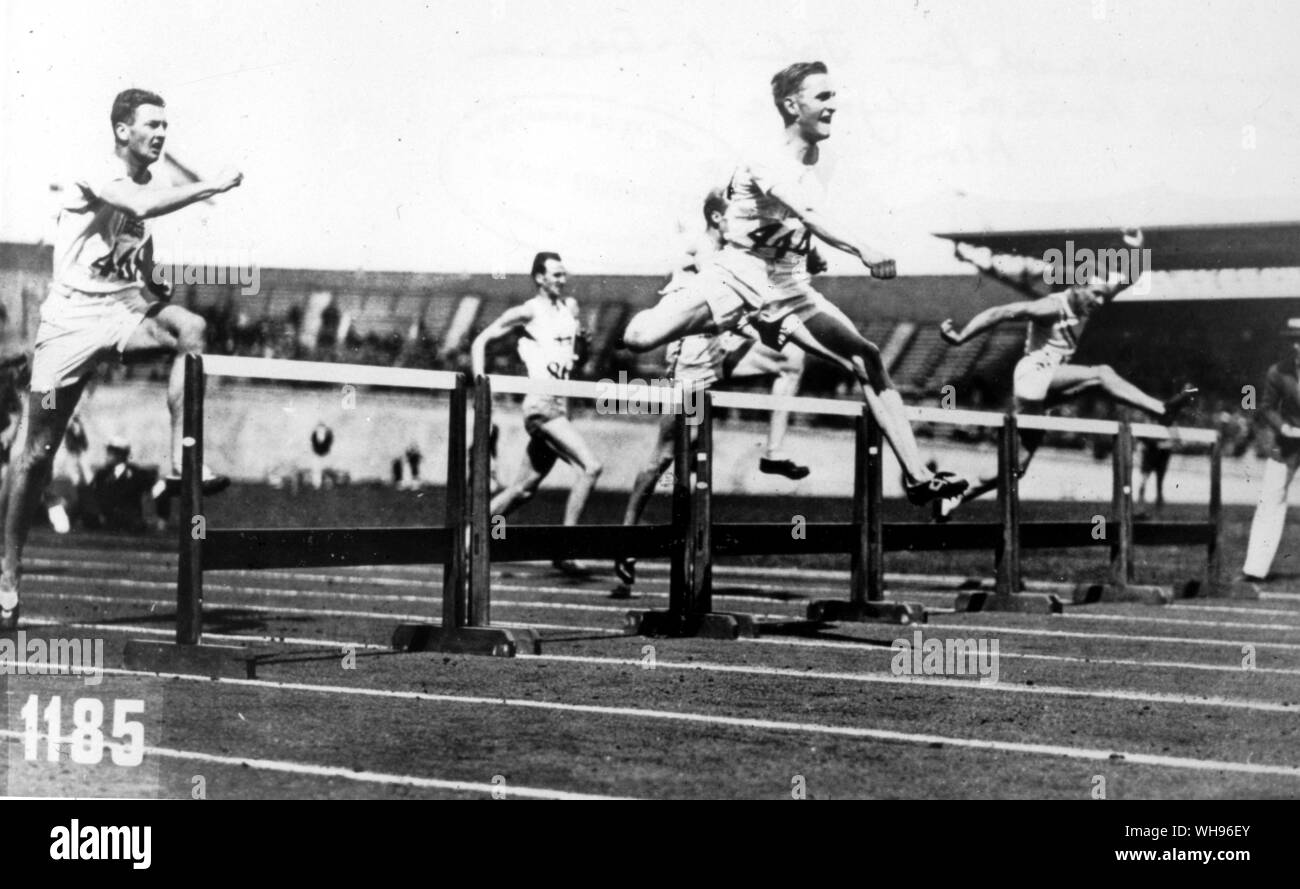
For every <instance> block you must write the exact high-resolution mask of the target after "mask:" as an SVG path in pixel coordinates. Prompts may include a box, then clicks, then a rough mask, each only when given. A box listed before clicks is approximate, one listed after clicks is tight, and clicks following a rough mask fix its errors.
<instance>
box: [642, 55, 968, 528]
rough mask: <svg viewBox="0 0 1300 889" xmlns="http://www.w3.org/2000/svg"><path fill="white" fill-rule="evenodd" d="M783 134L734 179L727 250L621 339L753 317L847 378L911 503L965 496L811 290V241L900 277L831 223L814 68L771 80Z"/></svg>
mask: <svg viewBox="0 0 1300 889" xmlns="http://www.w3.org/2000/svg"><path fill="white" fill-rule="evenodd" d="M772 98H773V100H774V101H775V103H776V108H777V111H779V112H780V114H781V119H782V121H784V124H785V130H784V137H783V139H782V140H781V141H780V142H779V143H778V144H777V145H775V146H774V147H773V148H772V149H770V150H768V151H764V152H756V153H755V154H754V155H752V156H751V157H750V158H749V159H748V161H747V162H746V163H744V164H742V165H741V166H740V167H738V168H737V169H736V171H735V173H734V174H733V175H732V177H731V182H730V184H729V185H728V188H727V197H728V199H729V200H730V201H731V203H730V205H729V206H728V208H727V215H726V219H727V231H726V239H727V244H726V246H725V247H723V249H722V250H721V251H720V252H719V253H718V254H717V256H716V257H715V258H714V261H713V262H711V263H709V264H707V265H706V266H705V267H704V268H703V269H701V270H700V273H699V274H698V275H696V276H695V280H694V281H692V282H691V284H690V285H689V287H688V288H687V292H686V293H685V294H684V295H682V296H680V297H679V298H677V299H673V300H669V299H664V300H662V301H661V302H660V303H659V304H658V305H657V306H655V307H654V308H652V309H647V310H646V311H643V312H641V313H639V314H638V315H636V317H634V318H633V319H632V321H631V323H630V324H629V325H628V327H627V330H626V331H625V332H624V335H623V340H624V342H625V343H626V344H627V346H628V347H629V348H631V349H633V350H635V351H638V352H643V351H647V350H649V349H653V348H655V347H656V346H659V345H662V344H663V343H667V342H671V341H673V340H676V339H680V338H681V337H683V336H688V335H690V334H694V333H717V332H725V331H729V330H734V329H735V328H736V327H737V326H738V325H739V324H740V322H741V321H742V320H743V319H747V318H749V319H752V320H751V323H752V324H753V326H754V328H755V330H757V331H758V332H759V334H760V336H761V337H762V340H763V342H764V343H765V344H767V345H769V346H772V347H773V348H777V349H779V348H781V347H782V346H784V345H785V343H786V342H790V341H792V342H794V343H796V344H797V345H799V346H801V347H802V348H803V349H804V350H805V351H809V352H814V353H816V354H818V355H821V356H823V357H825V358H827V359H828V360H830V361H833V362H835V363H837V364H839V365H841V366H842V367H844V368H845V369H846V370H848V371H849V372H851V373H852V374H853V375H854V376H855V378H856V379H857V380H858V382H859V383H860V384H861V386H862V392H863V396H864V398H865V400H866V403H867V405H868V407H869V408H870V410H871V412H872V414H873V415H874V416H875V418H876V420H877V422H878V423H879V424H880V428H881V431H882V432H883V433H884V436H885V438H886V439H887V440H888V441H889V443H890V445H891V447H892V448H893V450H894V453H895V454H896V455H897V457H898V461H899V463H900V465H901V466H902V468H903V472H904V475H905V478H906V493H907V498H908V500H909V501H911V502H912V503H914V504H918V505H920V504H924V503H929V502H931V501H933V500H936V499H941V498H943V497H949V496H952V495H955V494H958V493H961V491H963V490H965V488H966V481H965V480H963V479H959V478H957V477H956V476H954V475H953V474H952V473H949V472H932V471H931V470H930V469H929V468H928V467H927V466H926V464H925V461H924V460H923V459H922V458H921V452H920V449H919V448H918V447H917V444H916V439H915V438H914V437H913V435H912V427H911V425H910V424H909V423H908V421H907V417H906V414H905V413H904V408H903V400H902V397H901V396H900V395H899V393H898V390H897V389H895V388H894V385H893V382H892V381H891V380H890V379H889V374H888V371H887V370H886V368H885V366H884V364H883V363H882V361H881V358H880V349H879V348H878V347H876V346H875V344H873V343H870V342H868V341H867V340H866V339H864V338H863V337H862V335H861V334H860V333H858V331H857V330H856V329H855V328H854V326H853V324H852V323H851V322H850V321H849V320H848V318H847V317H846V316H845V315H844V314H843V313H842V312H839V311H838V310H836V309H835V308H834V306H833V305H832V304H831V303H830V302H829V301H828V300H827V299H826V298H825V297H823V296H822V295H821V294H819V293H818V292H817V291H816V290H814V289H813V288H812V285H811V283H810V281H809V276H808V271H807V268H806V267H805V265H804V257H805V256H806V255H807V254H808V252H809V249H810V248H811V245H812V236H813V235H816V236H817V237H818V238H820V239H821V240H822V241H825V242H826V243H827V244H830V245H831V246H832V247H835V248H837V249H839V250H843V251H845V252H847V253H850V254H852V255H854V256H856V257H858V259H860V260H861V261H862V263H863V264H864V265H865V266H866V267H867V269H868V271H870V273H871V275H872V276H873V277H876V278H893V277H894V276H895V273H896V271H895V265H894V260H892V259H890V258H889V257H887V256H886V255H885V254H883V253H881V252H880V251H878V250H875V249H873V248H871V247H869V246H867V244H866V243H865V242H864V241H862V240H861V239H860V238H858V237H857V236H856V235H854V234H851V233H850V230H849V229H848V228H846V227H845V226H843V225H842V224H841V223H839V222H838V221H836V220H834V219H832V218H831V217H829V216H828V215H827V214H826V212H825V211H824V210H823V209H822V205H823V204H824V195H823V190H824V186H823V183H822V181H821V178H820V177H821V173H822V171H823V168H822V167H820V166H819V165H818V161H819V160H820V159H821V147H820V145H821V143H822V142H823V141H825V140H826V139H827V138H828V137H829V136H830V133H831V120H832V118H833V116H834V114H835V110H836V105H835V90H834V88H833V87H832V85H831V82H830V79H829V77H828V75H827V71H826V66H825V65H824V64H822V63H821V62H801V63H798V64H795V65H791V66H790V67H788V68H786V69H784V70H783V71H780V72H779V73H777V75H776V76H775V77H773V78H772Z"/></svg>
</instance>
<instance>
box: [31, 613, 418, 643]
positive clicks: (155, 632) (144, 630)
mask: <svg viewBox="0 0 1300 889" xmlns="http://www.w3.org/2000/svg"><path fill="white" fill-rule="evenodd" d="M23 625H24V626H37V627H66V628H67V629H70V630H94V631H96V632H103V633H139V634H141V635H145V636H167V637H169V638H175V636H176V631H175V630H167V629H162V628H161V627H137V626H132V625H131V624H88V623H65V622H63V621H58V620H50V619H47V618H39V617H27V616H24V617H23ZM203 638H204V639H205V640H208V639H218V640H221V641H227V640H229V641H233V642H257V643H261V644H266V645H302V646H307V647H313V646H314V647H316V648H329V649H336V648H337V649H347V648H358V649H366V650H369V651H394V650H395V649H394V648H393V646H391V645H379V644H376V643H373V642H343V641H340V640H338V639H308V638H304V637H301V636H253V635H247V636H245V635H235V634H233V633H209V632H207V631H204V633H203Z"/></svg>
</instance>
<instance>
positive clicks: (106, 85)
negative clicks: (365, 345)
mask: <svg viewBox="0 0 1300 889" xmlns="http://www.w3.org/2000/svg"><path fill="white" fill-rule="evenodd" d="M1297 26H1300V6H1297V5H1295V4H1290V3H1286V2H1281V0H1279V2H1276V3H1266V2H1253V3H1252V2H1198V0H1186V2H1161V0H1143V2H1137V0H1060V2H1052V3H1045V2H1041V0H1039V2H1031V0H1023V2H1022V0H987V2H965V3H957V2H927V0H899V2H892V0H876V2H848V0H784V2H768V0H743V2H710V0H694V2H675V0H669V2H663V0H656V2H654V3H635V4H633V3H620V2H603V3H600V2H554V0H551V2H546V0H543V2H516V0H475V2H461V0H457V2H443V0H432V2H427V3H426V2H396V0H372V2H368V3H364V4H363V3H355V2H354V3H343V2H298V3H290V2H278V0H271V2H263V0H256V2H253V0H234V2H231V0H222V2H215V0H212V2H197V0H179V2H178V0H169V2H152V0H133V2H120V0H101V2H70V3H57V4H55V3H48V2H43V0H42V2H29V0H0V65H3V74H0V240H8V241H28V242H30V241H37V240H40V239H42V238H45V239H48V237H49V233H50V227H51V220H52V213H53V201H52V199H51V198H52V195H51V191H50V186H51V184H52V183H57V182H63V181H67V180H68V179H70V178H73V177H75V176H76V175H77V173H76V171H77V170H78V169H83V168H85V167H86V166H87V165H88V164H90V163H93V162H94V161H95V159H96V158H98V157H101V156H102V155H104V154H106V153H108V152H110V151H111V149H112V139H111V131H110V128H109V124H108V110H109V107H110V105H111V103H112V99H113V96H114V95H115V94H116V93H117V91H118V90H120V89H123V88H126V87H129V86H140V87H144V88H147V89H151V90H153V91H155V92H158V93H160V94H162V95H163V96H164V98H165V99H166V101H167V106H168V115H169V119H170V134H169V137H168V151H169V152H170V153H171V154H173V155H174V156H175V157H176V158H177V159H179V160H180V161H181V162H183V163H184V164H186V165H188V166H189V167H191V168H194V169H195V170H197V171H198V172H199V173H200V174H201V175H215V174H216V173H217V172H218V171H219V170H220V169H222V168H223V167H227V166H234V167H237V168H238V169H240V170H241V171H242V172H243V173H244V174H245V182H244V185H243V186H241V187H240V188H239V189H237V190H236V191H233V192H231V193H229V194H226V195H222V196H220V197H218V198H216V199H215V200H214V201H213V202H212V203H211V204H208V205H202V206H198V207H192V208H189V209H186V210H184V211H181V212H179V213H177V214H174V215H173V216H171V217H168V218H167V219H165V220H160V221H159V224H158V225H157V226H156V228H155V231H156V238H157V240H158V243H159V246H160V249H162V250H164V251H169V252H171V253H172V254H173V255H178V256H179V258H181V259H184V258H185V257H195V256H203V255H229V254H235V253H237V254H239V255H243V256H248V257H250V258H251V261H253V262H255V263H256V264H257V265H259V266H264V267H272V266H281V267H283V266H291V267H318V268H341V269H356V268H365V269H392V270H419V271H436V272H472V273H484V272H523V271H526V269H527V267H528V265H529V262H530V260H531V257H532V255H533V253H535V252H536V251H538V250H543V249H547V250H557V251H559V252H560V253H562V254H563V255H564V257H565V260H566V265H567V266H568V269H569V271H570V274H577V275H582V274H633V273H635V274H658V273H662V272H663V271H664V270H665V269H666V268H667V267H668V266H669V265H671V264H672V263H673V262H674V260H675V259H676V257H677V253H678V251H679V248H680V244H681V242H682V240H683V237H684V234H683V233H684V232H685V233H689V232H691V231H692V230H694V228H695V227H696V226H698V225H699V222H698V220H699V218H700V217H699V210H698V207H699V204H700V202H701V200H702V198H703V195H704V193H705V192H706V191H707V190H708V189H709V187H711V186H712V185H714V184H715V183H720V182H723V181H725V179H726V177H727V176H728V174H729V173H730V170H731V168H732V167H733V166H734V165H735V163H736V162H737V161H738V160H740V159H741V158H743V157H744V155H745V153H746V152H747V151H752V150H753V146H761V145H762V144H763V143H764V142H771V141H774V140H776V139H777V138H779V136H780V129H781V124H780V119H779V117H778V116H777V113H776V111H775V109H774V108H773V106H772V100H771V95H770V91H769V86H768V83H769V80H770V78H771V76H772V74H773V73H775V72H776V71H777V70H779V69H780V68H782V67H784V66H785V65H787V64H789V63H791V62H793V61H800V60H809V59H820V60H822V61H824V62H826V63H827V65H828V66H829V67H830V71H831V76H832V78H833V81H834V83H835V85H836V88H837V89H838V91H839V93H840V108H839V112H838V115H837V117H836V119H835V123H834V131H833V135H832V137H831V139H830V140H829V141H828V142H827V143H825V149H826V151H825V155H824V157H825V161H824V162H826V163H829V164H831V165H832V170H833V175H832V178H831V192H830V198H829V201H830V207H829V208H830V209H831V210H832V211H833V212H834V214H835V215H836V216H837V217H839V218H841V219H843V220H845V221H846V222H848V223H849V224H851V225H852V226H853V227H854V229H855V230H856V231H857V232H861V233H862V234H861V236H862V238H863V239H864V240H865V241H867V242H868V243H870V244H872V245H873V246H876V247H879V248H880V249H883V250H885V251H887V252H889V253H890V254H892V255H893V256H895V257H896V258H897V260H898V262H899V272H900V274H932V273H946V272H957V271H959V270H961V268H962V267H961V266H960V265H959V264H958V263H956V262H955V261H954V260H953V259H952V257H951V253H950V248H949V246H948V245H947V244H946V243H945V242H943V241H941V240H939V239H937V238H935V237H934V236H933V233H934V232H942V231H952V230H982V229H995V230H996V229H1021V228H1038V227H1069V226H1081V227H1083V226H1108V225H1115V226H1121V225H1144V224H1145V225H1158V224H1171V223H1194V222H1246V221H1275V220H1284V219H1290V220H1294V219H1300V89H1297V87H1300V53H1298V52H1296V51H1295V48H1294V45H1293V44H1294V35H1295V34H1296V33H1297V31H1298V30H1300V28H1298V27H1297ZM829 252H834V251H829ZM831 271H832V272H838V273H854V272H861V271H862V268H861V266H860V265H859V264H858V263H857V262H856V261H855V260H853V259H852V258H851V257H848V256H845V255H838V256H835V257H832V266H831Z"/></svg>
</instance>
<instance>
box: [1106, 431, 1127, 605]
mask: <svg viewBox="0 0 1300 889" xmlns="http://www.w3.org/2000/svg"><path fill="white" fill-rule="evenodd" d="M1114 445H1115V448H1114V451H1113V452H1112V454H1111V468H1112V478H1111V524H1112V525H1113V526H1114V527H1113V528H1112V529H1111V535H1112V537H1111V545H1110V582H1111V583H1112V584H1113V585H1114V587H1115V589H1116V590H1123V589H1124V588H1125V587H1127V586H1128V584H1129V581H1131V580H1132V579H1133V430H1132V428H1131V427H1130V426H1129V424H1128V422H1127V421H1121V422H1120V424H1119V432H1117V433H1116V434H1115V442H1114Z"/></svg>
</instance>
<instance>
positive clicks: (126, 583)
mask: <svg viewBox="0 0 1300 889" xmlns="http://www.w3.org/2000/svg"><path fill="white" fill-rule="evenodd" d="M27 580H29V581H32V582H39V583H42V584H46V583H49V584H58V583H67V578H64V577H60V576H57V575H45V574H32V575H28V577H27ZM81 582H83V583H86V584H93V585H95V586H110V587H111V586H117V587H126V588H136V589H172V588H174V586H175V585H174V584H173V583H171V582H170V581H157V580H134V579H131V578H106V579H102V580H94V581H92V580H83V581H81ZM204 589H205V590H206V591H208V592H220V593H229V594H233V595H242V596H259V597H264V598H276V597H279V598H285V599H338V600H344V601H362V602H367V601H369V602H407V603H425V604H427V605H428V606H429V607H430V608H431V609H436V608H440V607H441V602H442V598H441V596H435V595H432V594H430V595H426V596H404V595H398V594H388V593H345V592H340V591H337V590H295V589H288V588H285V589H281V588H279V587H246V586H240V585H230V584H219V583H207V584H205V585H204ZM496 589H498V590H501V591H503V592H539V590H538V589H536V588H529V587H521V586H515V585H509V584H498V585H497V586H496ZM553 589H554V590H555V591H557V592H571V591H568V590H564V589H563V588H553ZM39 595H44V596H59V595H62V596H64V597H74V598H75V597H78V596H80V595H82V594H76V593H67V594H57V593H47V592H41V593H39ZM606 598H608V597H606ZM122 601H127V600H122ZM150 601H152V600H150ZM762 603H763V604H766V605H768V606H769V607H775V606H780V605H783V604H784V605H789V606H790V607H792V608H794V609H797V608H798V607H799V604H800V603H797V602H789V603H782V602H774V601H771V600H767V599H764V600H762ZM146 604H147V603H146ZM156 604H159V605H163V604H169V603H165V602H162V601H157V603H156ZM223 604H230V605H231V606H232V607H239V608H248V609H252V610H259V609H260V610H268V609H270V610H282V611H286V612H287V611H288V609H287V608H285V609H275V608H271V606H261V605H243V604H235V603H223ZM492 604H493V605H496V606H499V607H502V608H526V609H528V608H531V609H540V610H544V611H547V610H550V611H593V612H602V613H622V612H625V611H627V610H628V606H627V605H624V604H617V605H615V604H611V605H594V604H586V603H580V602H524V601H516V600H511V599H493V602H492ZM320 613H321V614H322V615H329V616H334V617H344V616H348V614H349V613H348V612H330V611H327V610H323V609H322V610H321V611H320ZM748 613H750V614H752V616H753V617H756V618H760V619H763V620H776V621H789V620H800V619H803V614H801V613H799V612H798V611H797V610H796V611H795V612H794V613H789V612H786V613H782V612H772V611H766V612H748ZM932 613H933V614H935V615H938V614H947V613H950V612H947V611H942V612H941V611H937V610H934V611H932ZM951 613H954V614H955V613H957V612H951ZM356 614H360V612H357V613H356ZM1063 619H1064V620H1067V621H1089V620H1092V621H1110V622H1112V623H1154V624H1164V625H1173V626H1188V627H1220V628H1223V629H1237V630H1251V631H1253V632H1264V633H1300V625H1296V624H1253V623H1236V622H1230V621H1210V620H1182V619H1180V618H1174V617H1156V616H1147V615H1142V614H1091V613H1087V612H1083V611H1078V610H1071V612H1070V614H1069V615H1068V616H1067V617H1065V618H1063Z"/></svg>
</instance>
